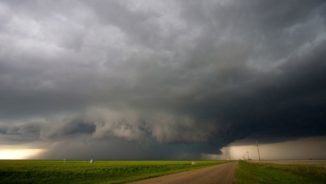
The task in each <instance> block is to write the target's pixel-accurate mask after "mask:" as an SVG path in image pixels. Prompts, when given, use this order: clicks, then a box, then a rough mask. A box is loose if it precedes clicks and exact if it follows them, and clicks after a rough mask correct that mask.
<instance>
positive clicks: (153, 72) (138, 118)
mask: <svg viewBox="0 0 326 184" xmlns="http://www.w3.org/2000/svg"><path fill="white" fill-rule="evenodd" d="M325 12H326V4H325V2H324V1H318V0H317V1H292V0H286V1H277V2H274V1H273V2H270V1H267V0H266V1H256V0H249V1H245V2H244V1H240V0H231V1H224V0H218V1H211V0H208V1H187V2H183V1H178V0H169V1H164V2H147V1H143V0H137V1H132V0H123V1H97V0H96V1H84V0H73V1H69V2H68V1H61V0H60V1H55V2H52V1H47V0H46V1H34V0H28V1H12V0H11V1H9V0H8V1H7V0H4V1H1V2H0V17H1V18H0V22H1V23H0V102H1V103H0V137H1V142H3V143H4V144H14V143H15V144H19V143H29V144H35V145H38V144H40V143H46V145H47V147H48V149H49V151H48V153H47V154H46V155H44V158H59V157H60V156H58V155H56V154H58V151H57V150H61V149H68V147H71V148H72V149H69V150H70V151H67V152H70V153H67V155H68V154H70V157H76V158H86V157H89V154H88V153H87V154H88V155H87V154H86V152H87V151H84V152H85V154H82V153H81V152H82V151H76V150H81V149H82V148H83V147H84V149H85V150H92V149H91V148H87V146H85V145H87V144H91V145H93V146H94V147H96V148H94V153H93V154H94V155H101V156H99V157H100V158H103V159H106V158H115V159H119V158H120V157H119V154H118V153H119V152H126V154H125V155H123V156H122V155H121V158H124V159H128V158H196V157H199V156H200V155H201V154H202V153H207V154H211V153H219V150H220V148H221V147H223V146H225V145H227V144H229V143H231V142H233V141H236V140H239V139H243V138H246V137H256V138H258V139H262V140H263V139H264V137H273V138H271V139H270V140H268V141H272V142H273V141H274V142H277V141H284V140H289V139H293V138H298V137H307V136H325V135H326V123H325V119H326V117H325V115H324V114H326V112H325V106H326V95H325V94H326V87H325V85H324V83H325V81H326V75H325V74H326V64H325V62H324V59H325V58H326V55H325V53H326V34H325V32H326V27H325V26H326V25H325V23H326V17H325V16H326V14H325ZM264 140H266V139H264ZM73 144H75V146H72V145H73ZM140 144H146V149H145V148H144V149H143V150H142V149H138V151H137V154H135V155H132V156H130V155H128V154H127V153H128V152H129V150H130V149H129V148H128V146H129V147H132V148H134V147H136V146H135V145H140ZM105 145H106V146H107V147H105ZM131 145H132V146H131ZM73 147H76V149H75V151H74V149H73ZM77 147H78V149H77ZM104 147H105V148H106V149H104ZM101 148H103V149H101ZM165 148H166V149H167V150H169V151H168V152H169V153H170V154H168V153H167V152H166V151H164V152H162V151H161V150H164V149H165ZM135 149H136V148H135ZM153 149H154V150H155V149H156V150H157V151H154V150H153ZM101 150H102V152H103V153H101ZM112 150H115V151H112ZM150 150H152V151H150ZM160 151H161V152H162V154H160ZM113 152H114V153H113ZM106 153H110V154H106ZM147 153H152V154H153V156H149V154H147ZM163 153H165V155H164V154H163ZM105 155H107V157H106V156H105ZM61 156H62V155H61Z"/></svg>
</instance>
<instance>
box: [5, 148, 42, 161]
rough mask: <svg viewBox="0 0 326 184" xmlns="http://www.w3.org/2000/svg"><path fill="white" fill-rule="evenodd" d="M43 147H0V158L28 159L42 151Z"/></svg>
mask: <svg viewBox="0 0 326 184" xmlns="http://www.w3.org/2000/svg"><path fill="white" fill-rule="evenodd" d="M44 151H45V150H44V149H28V148H24V149H15V148H14V149H13V148H11V149H10V148H9V149H8V148H5V149H1V148H0V159H1V160H16V159H30V158H33V157H35V156H37V155H39V154H41V153H43V152H44Z"/></svg>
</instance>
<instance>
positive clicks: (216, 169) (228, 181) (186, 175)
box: [131, 162, 237, 184]
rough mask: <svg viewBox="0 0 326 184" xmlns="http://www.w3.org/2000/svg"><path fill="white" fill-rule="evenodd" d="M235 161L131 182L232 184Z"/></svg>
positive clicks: (138, 183) (134, 183) (143, 183)
mask: <svg viewBox="0 0 326 184" xmlns="http://www.w3.org/2000/svg"><path fill="white" fill-rule="evenodd" d="M236 164H237V163H236V162H232V163H226V164H221V165H216V166H211V167H206V168H202V169H197V170H193V171H187V172H181V173H176V174H171V175H166V176H161V177H157V178H151V179H147V180H141V181H137V182H133V183H131V184H183V183H185V184H232V181H233V175H234V170H235V166H236Z"/></svg>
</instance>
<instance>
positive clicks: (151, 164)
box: [0, 160, 227, 184]
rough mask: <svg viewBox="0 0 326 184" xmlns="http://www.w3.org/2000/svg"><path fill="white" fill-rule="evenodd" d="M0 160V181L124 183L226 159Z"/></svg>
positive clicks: (212, 163) (4, 182)
mask: <svg viewBox="0 0 326 184" xmlns="http://www.w3.org/2000/svg"><path fill="white" fill-rule="evenodd" d="M194 162H195V164H192V161H96V162H95V163H93V164H90V163H89V162H87V161H36V160H14V161H9V160H2V161H0V183H1V184H2V183H3V184H7V183H8V184H11V183H23V184H24V183H33V184H34V183H35V184H39V183H49V184H51V183H67V184H69V183H82V184H84V183H103V184H104V183H107V184H110V183H125V182H129V181H135V180H140V179H145V178H151V177H156V176H161V175H166V174H170V173H176V172H181V171H187V170H191V169H196V168H201V167H205V166H210V165H215V164H222V163H226V162H227V161H194Z"/></svg>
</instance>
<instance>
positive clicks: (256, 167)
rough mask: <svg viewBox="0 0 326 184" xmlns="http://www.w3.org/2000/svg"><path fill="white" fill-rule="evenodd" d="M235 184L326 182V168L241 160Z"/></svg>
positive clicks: (319, 183) (305, 183)
mask: <svg viewBox="0 0 326 184" xmlns="http://www.w3.org/2000/svg"><path fill="white" fill-rule="evenodd" d="M234 181H235V184H308V183H309V184H326V168H325V167H318V166H311V165H309V166H307V165H279V164H266V163H250V162H246V161H240V162H239V164H238V168H237V170H236V173H235V179H234Z"/></svg>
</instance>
